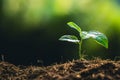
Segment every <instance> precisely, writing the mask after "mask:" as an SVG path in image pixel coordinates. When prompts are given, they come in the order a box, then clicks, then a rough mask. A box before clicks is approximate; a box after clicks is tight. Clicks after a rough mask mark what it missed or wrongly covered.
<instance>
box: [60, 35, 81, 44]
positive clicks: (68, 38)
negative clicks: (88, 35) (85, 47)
mask: <svg viewBox="0 0 120 80" xmlns="http://www.w3.org/2000/svg"><path fill="white" fill-rule="evenodd" d="M59 40H61V41H68V42H73V43H79V40H78V38H77V37H76V36H74V35H63V36H62V37H60V38H59Z"/></svg>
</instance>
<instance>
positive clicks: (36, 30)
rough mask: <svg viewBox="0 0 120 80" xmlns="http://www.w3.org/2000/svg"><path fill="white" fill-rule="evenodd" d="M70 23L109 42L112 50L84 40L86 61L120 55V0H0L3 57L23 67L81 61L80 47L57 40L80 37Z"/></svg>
mask: <svg viewBox="0 0 120 80" xmlns="http://www.w3.org/2000/svg"><path fill="white" fill-rule="evenodd" d="M69 21H73V22H75V23H76V24H78V25H79V26H80V27H81V28H82V30H97V31H100V32H102V33H104V34H105V35H106V36H107V37H108V39H109V49H105V48H103V47H102V46H100V45H98V44H97V43H95V42H94V41H92V40H91V39H90V40H85V41H84V42H83V51H84V52H85V54H86V55H87V58H92V57H93V56H94V57H95V56H96V57H101V58H104V59H106V58H109V59H114V58H115V57H116V56H120V54H119V49H120V37H119V35H120V0H0V55H4V58H5V60H6V61H8V62H11V63H14V64H24V65H28V64H37V65H38V64H44V65H49V64H52V63H55V62H64V61H67V60H72V59H78V57H77V56H78V54H77V53H78V45H75V44H74V43H68V42H61V41H58V39H59V37H61V36H62V35H64V34H73V35H76V36H78V34H77V32H76V31H75V30H73V29H70V28H69V27H68V26H67V24H66V23H67V22H69Z"/></svg>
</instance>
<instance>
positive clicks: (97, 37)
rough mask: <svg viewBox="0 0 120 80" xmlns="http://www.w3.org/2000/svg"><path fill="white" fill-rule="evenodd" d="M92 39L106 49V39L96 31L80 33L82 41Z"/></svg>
mask: <svg viewBox="0 0 120 80" xmlns="http://www.w3.org/2000/svg"><path fill="white" fill-rule="evenodd" d="M88 38H93V39H94V40H95V41H96V42H97V43H99V44H100V45H102V46H104V47H105V48H108V39H107V37H106V36H105V35H104V34H103V33H100V32H98V31H89V32H86V31H82V39H88Z"/></svg>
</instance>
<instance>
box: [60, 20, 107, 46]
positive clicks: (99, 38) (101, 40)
mask: <svg viewBox="0 0 120 80" xmlns="http://www.w3.org/2000/svg"><path fill="white" fill-rule="evenodd" d="M67 24H68V25H69V26H70V27H71V28H73V29H75V30H77V31H78V32H79V34H80V37H81V40H84V39H88V38H92V39H94V40H95V41H96V42H97V43H98V44H100V45H102V46H104V47H105V48H108V39H107V37H106V36H105V35H104V34H103V33H100V32H98V31H89V32H87V31H81V28H80V27H79V26H78V25H76V24H75V23H73V22H68V23H67ZM59 40H61V41H68V42H73V43H80V40H79V39H78V38H77V37H76V36H74V35H63V36H62V37H61V38H60V39H59Z"/></svg>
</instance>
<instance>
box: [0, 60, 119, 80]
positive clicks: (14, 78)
mask: <svg viewBox="0 0 120 80" xmlns="http://www.w3.org/2000/svg"><path fill="white" fill-rule="evenodd" d="M0 80H120V61H112V60H101V59H95V60H73V61H68V62H66V63H61V64H54V65H51V66H46V67H44V66H34V65H31V66H23V65H20V66H15V65H14V64H11V63H8V62H3V61H1V62H0Z"/></svg>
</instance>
